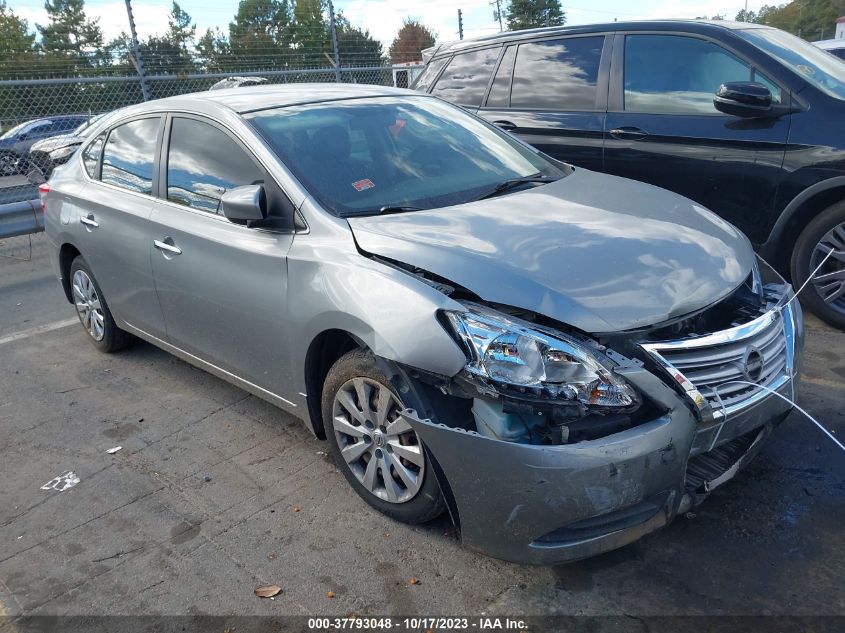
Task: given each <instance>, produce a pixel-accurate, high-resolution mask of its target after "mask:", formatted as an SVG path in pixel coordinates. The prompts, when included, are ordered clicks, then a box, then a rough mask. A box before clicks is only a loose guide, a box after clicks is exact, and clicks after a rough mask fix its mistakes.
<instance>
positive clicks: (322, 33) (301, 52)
mask: <svg viewBox="0 0 845 633" xmlns="http://www.w3.org/2000/svg"><path fill="white" fill-rule="evenodd" d="M327 9H328V3H327V2H326V0H296V3H295V4H294V8H293V22H294V31H293V46H294V49H295V51H294V52H295V61H296V63H297V64H299V65H301V66H303V67H305V68H314V67H321V66H325V65H326V64H327V63H328V61H329V60H331V59H332V37H331V32H330V29H329V24H328V20H326V19H325V18H324V14H325V11H326V10H327ZM327 57H328V59H327Z"/></svg>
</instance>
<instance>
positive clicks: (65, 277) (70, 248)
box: [59, 244, 81, 303]
mask: <svg viewBox="0 0 845 633" xmlns="http://www.w3.org/2000/svg"><path fill="white" fill-rule="evenodd" d="M80 254H81V253H80V252H79V249H78V248H76V247H75V246H74V245H73V244H62V248H61V250H59V270H60V271H61V273H62V289H64V291H65V297H67V300H68V303H73V295H72V294H71V292H70V265H71V264H72V263H73V260H74V259H76V258H77V257H79V255H80Z"/></svg>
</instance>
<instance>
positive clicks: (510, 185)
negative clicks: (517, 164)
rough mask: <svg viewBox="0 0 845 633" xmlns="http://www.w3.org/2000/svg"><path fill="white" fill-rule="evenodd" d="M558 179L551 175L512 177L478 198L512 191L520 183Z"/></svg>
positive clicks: (546, 181) (545, 181)
mask: <svg viewBox="0 0 845 633" xmlns="http://www.w3.org/2000/svg"><path fill="white" fill-rule="evenodd" d="M557 180H559V178H553V177H551V176H524V177H522V178H511V179H510V180H505V181H504V182H500V183H499V184H498V185H496V186H495V188H494V189H493V191H491V192H489V193H485V194H484V195H483V196H481V197H480V198H478V200H486V199H487V198H493V197H495V196H499V195H501V194H503V193H506V192H508V191H510V190H511V189H516V188H517V187H519V186H520V185H524V184H526V183H532V182H536V183H550V182H555V181H557Z"/></svg>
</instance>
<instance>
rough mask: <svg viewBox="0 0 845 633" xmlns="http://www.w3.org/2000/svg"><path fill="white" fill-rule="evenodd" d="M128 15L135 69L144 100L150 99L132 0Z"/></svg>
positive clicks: (127, 7)
mask: <svg viewBox="0 0 845 633" xmlns="http://www.w3.org/2000/svg"><path fill="white" fill-rule="evenodd" d="M126 15H127V16H129V33H130V34H131V36H132V56H133V57H134V58H135V60H134V61H135V69H136V70H137V71H138V76H139V77H140V78H141V94H142V95H144V101H149V100H150V87H149V85H147V75H146V73H145V72H144V60H143V59H141V46H140V45H139V44H138V31H137V30H136V29H135V16H134V15H132V1H131V0H126Z"/></svg>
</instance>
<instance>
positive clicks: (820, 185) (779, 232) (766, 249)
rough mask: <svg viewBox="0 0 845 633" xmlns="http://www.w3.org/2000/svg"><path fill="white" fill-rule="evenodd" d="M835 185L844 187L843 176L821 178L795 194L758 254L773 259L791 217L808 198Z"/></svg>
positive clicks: (833, 187) (844, 178)
mask: <svg viewBox="0 0 845 633" xmlns="http://www.w3.org/2000/svg"><path fill="white" fill-rule="evenodd" d="M837 187H845V176H834V177H833V178H828V179H827V180H822V181H821V182H817V183H816V184H814V185H811V186H810V187H807V188H806V189H804V191H802V192H801V193H799V194H798V195H797V196H795V197H794V198H793V199H792V201H791V202H790V203H789V204H788V205H786V208H785V209H784V210H783V211H782V212H781V214H780V216H779V217H778V219H777V221H776V222H775V225H774V226H773V227H772V231H771V233H769V239H767V240H766V241H765V243H763V244H762V246H761V247H760V254H761V255H762V256H763V258H764V259H767V260H773V259H774V258H775V257H776V254H777V251H778V247H779V245H780V241H781V239H782V238H783V234H784V232H785V231H786V229H787V227H788V226H789V224H790V222H791V221H792V218H793V217H794V216H795V214H796V213H797V212H798V210H799V209H800V208H801V207H802V206H803V205H804V204H805V203H806V202H807V201H808V200H810V199H812V198H814V197H815V196H817V195H819V194H820V193H824V192H825V191H829V190H831V189H835V188H837Z"/></svg>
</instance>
